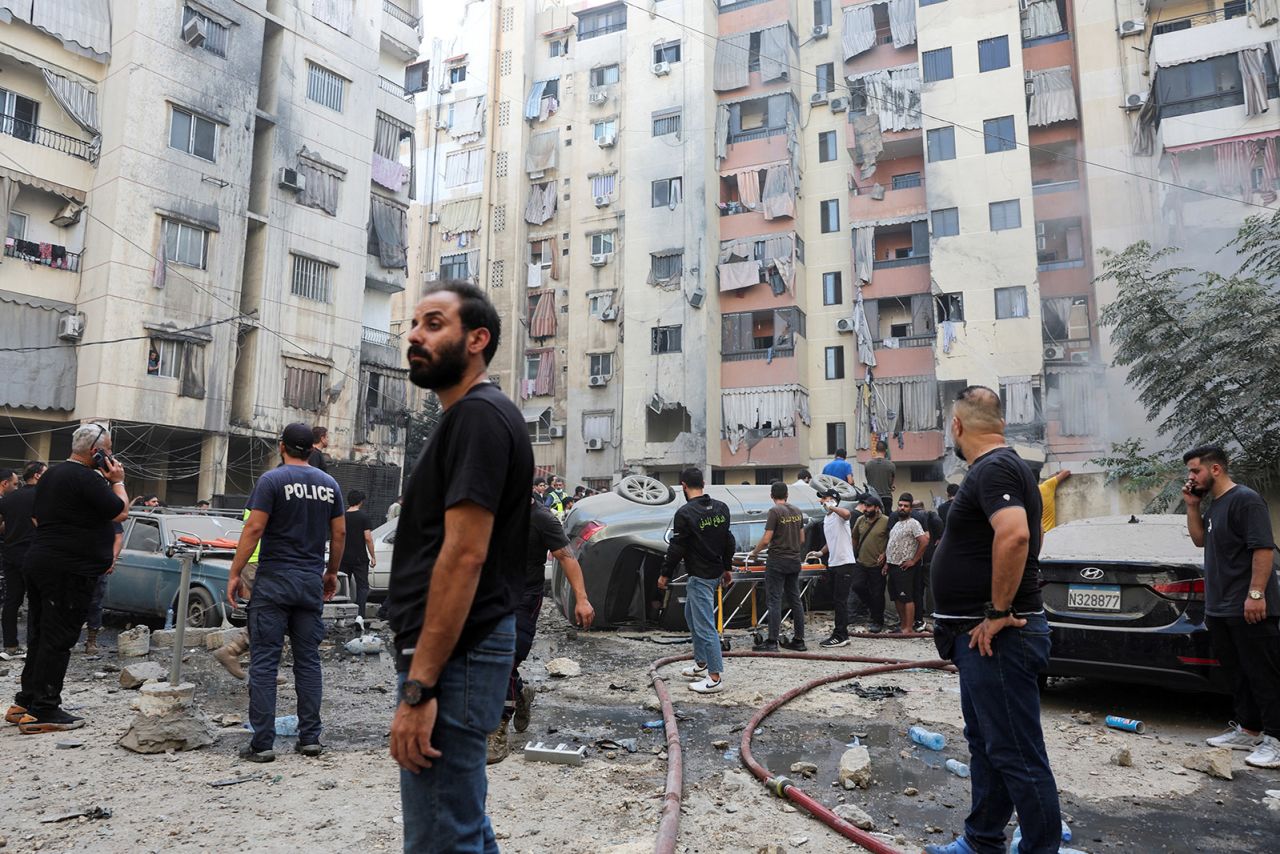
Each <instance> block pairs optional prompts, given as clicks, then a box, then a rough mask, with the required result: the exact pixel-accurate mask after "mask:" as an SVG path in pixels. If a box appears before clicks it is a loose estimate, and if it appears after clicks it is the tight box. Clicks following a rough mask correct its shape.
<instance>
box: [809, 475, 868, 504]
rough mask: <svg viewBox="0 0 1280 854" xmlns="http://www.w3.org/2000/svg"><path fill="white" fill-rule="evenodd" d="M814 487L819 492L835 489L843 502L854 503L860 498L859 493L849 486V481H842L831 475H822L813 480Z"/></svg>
mask: <svg viewBox="0 0 1280 854" xmlns="http://www.w3.org/2000/svg"><path fill="white" fill-rule="evenodd" d="M813 485H814V486H815V487H816V488H817V489H818V490H827V489H834V490H835V491H836V493H837V494H838V495H839V496H840V500H841V501H852V500H854V499H855V498H857V497H858V492H857V490H855V489H854V488H853V487H852V486H850V485H849V482H848V481H847V480H841V479H840V478H838V477H832V476H831V475H829V474H820V475H818V476H817V477H815V478H814V479H813Z"/></svg>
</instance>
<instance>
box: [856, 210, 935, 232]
mask: <svg viewBox="0 0 1280 854" xmlns="http://www.w3.org/2000/svg"><path fill="white" fill-rule="evenodd" d="M928 218H929V214H927V213H925V212H923V211H922V212H920V213H913V214H903V215H902V216H890V217H885V218H884V219H862V220H858V221H857V222H855V223H851V224H850V226H849V227H850V228H876V227H878V226H882V225H904V224H906V223H908V222H919V221H920V220H922V219H928Z"/></svg>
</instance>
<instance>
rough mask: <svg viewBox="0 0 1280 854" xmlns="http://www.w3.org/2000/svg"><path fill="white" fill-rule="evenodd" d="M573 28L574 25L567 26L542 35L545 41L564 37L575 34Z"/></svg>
mask: <svg viewBox="0 0 1280 854" xmlns="http://www.w3.org/2000/svg"><path fill="white" fill-rule="evenodd" d="M573 27H574V25H573V24H565V25H564V26H563V27H556V28H555V29H551V30H547V31H546V32H544V33H542V34H541V35H542V37H543V38H544V39H553V38H555V37H556V36H563V35H566V34H568V33H571V32H573Z"/></svg>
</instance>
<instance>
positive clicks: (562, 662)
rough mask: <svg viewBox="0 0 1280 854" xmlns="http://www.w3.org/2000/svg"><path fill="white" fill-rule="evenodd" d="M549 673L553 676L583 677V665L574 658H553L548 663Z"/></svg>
mask: <svg viewBox="0 0 1280 854" xmlns="http://www.w3.org/2000/svg"><path fill="white" fill-rule="evenodd" d="M547 672H548V673H550V674H551V675H552V676H560V677H566V678H567V677H570V676H581V675H582V665H581V664H579V663H578V662H576V661H574V660H573V659H572V658H553V659H551V660H550V661H548V662H547Z"/></svg>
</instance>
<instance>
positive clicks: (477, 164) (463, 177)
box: [444, 148, 484, 187]
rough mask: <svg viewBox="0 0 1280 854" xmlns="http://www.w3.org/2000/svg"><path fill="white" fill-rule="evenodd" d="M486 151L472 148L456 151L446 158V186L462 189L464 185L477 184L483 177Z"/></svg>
mask: <svg viewBox="0 0 1280 854" xmlns="http://www.w3.org/2000/svg"><path fill="white" fill-rule="evenodd" d="M483 167H484V149H483V148H471V149H468V150H465V151H455V152H453V153H451V154H448V155H446V156H445V158H444V185H445V186H446V187H461V186H462V185H463V184H475V183H478V182H479V181H480V179H481V178H482V177H484V176H483V172H482V170H483Z"/></svg>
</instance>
